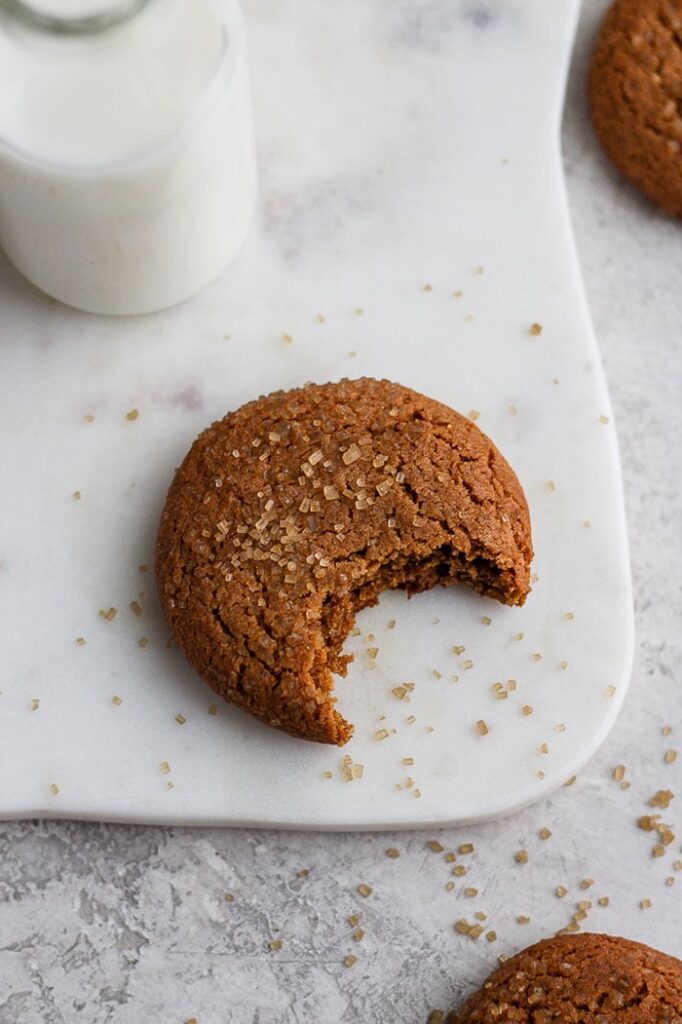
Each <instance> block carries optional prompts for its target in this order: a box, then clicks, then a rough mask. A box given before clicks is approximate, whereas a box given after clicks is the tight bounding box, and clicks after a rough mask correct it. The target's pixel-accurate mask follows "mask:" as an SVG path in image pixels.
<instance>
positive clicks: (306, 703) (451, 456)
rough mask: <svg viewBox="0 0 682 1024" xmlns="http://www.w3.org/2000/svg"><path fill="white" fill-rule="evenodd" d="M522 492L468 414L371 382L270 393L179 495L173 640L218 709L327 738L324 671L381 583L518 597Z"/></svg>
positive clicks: (195, 465) (165, 598) (211, 451)
mask: <svg viewBox="0 0 682 1024" xmlns="http://www.w3.org/2000/svg"><path fill="white" fill-rule="evenodd" d="M531 557H532V551H531V538H530V522H529V516H528V508H527V505H526V501H525V498H524V495H523V491H522V489H521V486H520V484H519V482H518V480H517V479H516V476H515V475H514V473H513V471H512V470H511V469H510V467H509V466H508V465H507V463H506V462H505V460H504V459H503V458H502V456H501V455H500V453H499V452H498V451H497V449H496V448H495V446H494V445H493V444H492V442H491V441H490V440H489V439H488V438H487V437H486V436H485V435H484V434H482V433H481V431H480V430H479V429H478V428H477V427H476V426H475V425H474V424H473V423H471V422H470V421H469V420H467V419H465V418H464V417H463V416H460V415H459V414H458V413H456V412H453V410H452V409H449V408H447V406H445V405H441V404H440V403H439V402H434V401H432V400H430V399H428V398H424V396H423V395H419V394H417V393H416V392H414V391H410V390H408V389H407V388H404V387H401V386H400V385H399V384H392V383H390V382H389V381H377V380H370V379H364V380H355V381H349V380H342V381H340V382H339V383H337V384H325V385H309V386H307V387H305V388H301V389H299V390H296V391H289V392H277V393H275V394H272V395H269V396H268V397H266V398H260V399H258V400H257V401H254V402H250V403H249V404H248V405H244V406H242V408H241V409H238V410H237V411H236V412H233V413H230V414H229V415H228V416H226V417H225V419H223V420H221V421H220V422H218V423H214V424H213V426H211V427H209V429H208V430H206V431H204V433H203V434H201V436H200V437H199V438H198V439H197V440H196V441H195V442H194V444H193V446H192V448H191V450H190V452H189V454H188V455H187V457H186V458H185V460H184V462H183V464H182V466H181V467H180V469H179V470H178V471H177V473H176V476H175V479H174V481H173V483H172V486H171V488H170V491H169V494H168V498H167V500H166V505H165V508H164V510H163V515H162V517H161V523H160V527H159V535H158V542H157V579H158V585H159V590H160V594H161V600H162V603H163V607H164V610H165V614H166V617H167V619H168V622H169V624H170V627H171V629H172V631H173V634H174V636H175V639H176V641H177V643H178V646H179V647H181V648H182V650H183V651H184V652H185V654H186V656H187V658H188V659H189V661H190V662H191V663H192V665H193V666H194V667H195V669H196V670H197V672H199V674H200V675H201V676H203V678H204V679H205V680H206V682H207V683H208V684H209V685H210V686H211V687H213V689H214V690H215V691H216V692H217V693H219V694H220V695H221V696H222V697H224V698H225V699H226V700H229V701H232V702H233V703H234V704H238V705H239V706H240V707H242V708H244V709H245V710H247V711H250V712H251V714H253V715H256V717H258V718H260V719H261V720H262V721H264V722H266V723H267V724H268V725H271V726H274V727H275V728H277V729H282V730H284V731H285V732H288V733H291V734H292V735H294V736H300V737H303V738H305V739H310V740H317V741H319V742H322V743H336V744H343V743H345V742H346V741H347V740H348V739H349V737H350V735H351V733H352V726H351V725H349V723H348V722H346V721H345V720H344V719H343V718H342V717H341V715H340V714H339V713H338V712H337V711H336V710H335V709H334V703H335V700H334V698H333V697H332V696H331V690H332V685H333V681H332V673H333V672H336V673H339V674H340V675H344V674H345V672H346V666H347V663H348V661H349V660H350V659H349V657H348V656H347V655H343V654H341V647H342V644H343V641H344V640H345V638H346V636H347V635H348V633H349V632H350V629H351V628H352V626H353V622H354V617H355V614H356V612H357V611H358V610H359V609H360V608H364V607H366V606H367V605H371V604H375V603H376V601H377V598H378V595H379V594H380V592H381V591H382V590H385V589H388V588H395V587H401V588H403V589H405V590H407V591H408V592H409V593H416V592H417V591H420V590H425V589H427V588H429V587H433V586H434V585H436V584H442V585H446V584H451V583H457V582H463V583H466V584H468V585H469V586H471V587H473V588H474V589H475V590H478V591H479V592H480V593H481V594H486V595H487V596H489V597H494V598H496V599H497V600H498V601H502V602H504V603H505V604H510V605H514V604H517V605H518V604H523V602H524V600H525V598H526V594H527V593H528V590H529V565H530V560H531Z"/></svg>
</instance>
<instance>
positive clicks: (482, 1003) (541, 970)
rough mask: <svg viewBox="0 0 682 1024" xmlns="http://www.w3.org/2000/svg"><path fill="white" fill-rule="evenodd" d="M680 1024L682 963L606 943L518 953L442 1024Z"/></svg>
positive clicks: (607, 939)
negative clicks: (512, 1023) (445, 1023)
mask: <svg viewBox="0 0 682 1024" xmlns="http://www.w3.org/2000/svg"><path fill="white" fill-rule="evenodd" d="M512 1021H513V1022H514V1024H682V961H681V960H676V959H675V957H672V956H667V955H666V954H665V953H659V952H658V951H657V950H655V949H650V948H649V946H643V945H641V944H640V943H639V942H629V941H628V940H627V939H618V938H614V937H612V936H610V935H590V934H584V933H582V934H578V935H560V936H557V937H556V938H553V939H545V940H544V941H543V942H538V943H536V944H535V945H534V946H530V947H529V948H528V949H524V950H523V952H522V953H517V955H516V956H513V957H512V958H511V959H510V960H507V961H506V962H505V963H504V964H503V965H502V967H499V968H498V969H497V970H496V971H495V972H494V973H493V974H491V975H490V977H489V978H488V980H487V981H486V982H485V984H484V985H483V987H482V988H481V989H479V991H478V992H475V993H474V995H473V996H471V998H470V999H469V1000H468V1001H467V1002H466V1003H465V1005H464V1006H463V1007H462V1009H461V1010H457V1011H454V1012H453V1013H451V1014H450V1015H449V1016H448V1017H447V1024H511V1022H512Z"/></svg>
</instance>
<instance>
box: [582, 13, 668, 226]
mask: <svg viewBox="0 0 682 1024" xmlns="http://www.w3.org/2000/svg"><path fill="white" fill-rule="evenodd" d="M588 92H589V101H590V108H591V113H592V121H593V124H594V127H595V131H596V133H597V136H598V138H599V140H600V142H601V144H602V145H603V147H604V149H605V151H606V153H607V154H608V156H609V157H610V158H611V160H612V161H613V163H614V164H615V165H616V167H617V168H618V170H619V171H620V172H621V174H623V175H624V176H625V177H626V178H628V179H629V181H630V182H631V183H632V184H633V185H635V186H636V188H638V189H639V190H640V191H641V192H643V193H644V194H645V195H646V196H648V197H649V198H650V199H652V200H653V201H654V202H655V203H657V204H658V205H659V206H660V207H662V208H663V209H664V210H666V211H667V212H668V213H670V214H672V215H673V216H676V217H682V3H681V2H680V0H615V3H613V4H612V5H611V7H610V8H609V9H608V11H607V12H606V15H605V17H604V20H603V22H602V25H601V28H600V30H599V34H598V36H597V42H596V45H595V48H594V52H593V54H592V60H591V64H590V71H589V82H588Z"/></svg>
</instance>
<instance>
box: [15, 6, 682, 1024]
mask: <svg viewBox="0 0 682 1024" xmlns="http://www.w3.org/2000/svg"><path fill="white" fill-rule="evenodd" d="M603 6H604V4H603V3H602V2H601V0H592V2H590V3H588V4H587V6H586V8H585V10H584V12H583V16H582V19H581V25H580V31H579V36H578V40H577V46H576V56H575V61H574V66H573V69H572V74H571V82H570V87H569V95H568V105H567V112H566V120H565V129H564V148H565V159H566V168H567V173H568V181H569V191H570V199H571V206H572V210H573V216H574V221H575V229H576V233H577V240H578V246H579V249H580V255H581V259H582V266H583V272H584V276H585V280H586V284H587V290H588V294H589V298H590V303H591V308H592V313H593V316H594V321H595V327H596V330H597V335H598V338H599V341H600V344H601V349H602V353H603V358H604V362H605V365H606V371H607V376H608V379H609V383H610V388H611V394H612V398H613V403H614V407H615V413H616V417H617V424H618V429H619V435H620V439H621V446H622V456H623V467H624V477H625V488H626V496H627V509H628V520H629V529H630V538H631V545H632V560H633V574H634V583H635V600H636V618H637V653H636V661H635V670H634V679H633V684H632V688H631V691H630V694H629V696H628V699H627V702H626V706H625V709H624V711H623V713H622V715H621V717H620V719H619V721H618V723H617V725H616V727H615V729H614V730H613V733H612V734H611V736H610V737H609V739H608V741H607V743H606V744H605V746H604V748H603V749H602V750H601V752H600V753H599V755H598V756H597V757H596V758H595V760H594V761H593V762H592V764H591V765H590V766H589V768H588V769H586V770H585V771H584V772H583V773H582V775H581V776H580V778H579V779H578V781H577V782H576V783H575V785H574V786H572V787H571V788H568V789H562V790H561V791H560V792H559V793H558V794H556V796H555V797H553V798H552V799H551V800H548V801H545V802H544V803H543V804H540V805H538V806H536V807H534V808H532V809H530V810H528V811H526V812H524V813H523V814H521V815H517V816H515V817H513V818H511V819H509V820H507V821H503V822H498V823H495V824H491V825H487V826H480V827H478V828H475V829H467V830H465V831H464V830H457V831H442V832H440V833H429V834H425V833H411V834H395V835H355V836H354V835H328V836H327V835H316V834H304V833H273V832H244V831H228V830H215V831H202V830H198V829H163V828H128V827H117V826H104V825H91V824H88V825H83V824H56V823H47V824H45V823H40V822H36V823H34V822H30V823H15V824H6V825H0V1024H17V1022H21V1024H42V1022H47V1024H53V1022H55V1024H57V1022H59V1024H61V1022H71V1021H73V1020H76V1019H77V1020H79V1021H82V1022H84V1024H89V1022H97V1024H100V1022H101V1024H104V1022H107V1024H124V1022H125V1024H138V1022H145V1024H156V1022H159V1024H184V1022H185V1021H187V1020H188V1019H191V1018H192V1017H194V1018H196V1020H197V1022H198V1024H279V1022H287V1024H288V1022H292V1024H293V1022H295V1024H313V1022H315V1024H317V1022H321V1024H334V1022H344V1024H362V1022H376V1024H384V1022H386V1024H388V1022H389V1021H390V1022H396V1021H400V1022H405V1024H413V1022H414V1024H416V1022H423V1021H424V1020H425V1018H426V1015H427V1013H428V1010H429V1009H430V1008H431V1007H446V1006H450V1005H452V1004H453V1003H454V1002H455V1001H456V1000H457V999H458V998H459V996H460V994H461V993H462V992H464V991H466V990H467V989H468V988H470V987H471V986H472V985H474V984H476V983H478V982H479V981H480V980H481V979H482V977H483V976H484V975H485V973H486V972H487V971H488V970H489V969H490V968H491V967H492V966H493V965H494V963H495V962H496V956H498V955H499V954H501V953H507V954H508V953H511V952H513V951H514V950H516V949H518V948H519V947H521V946H523V945H525V944H527V943H529V942H531V941H533V940H535V939H537V938H539V937H540V936H542V935H546V934H551V933H552V932H554V931H555V930H556V929H558V928H560V927H562V926H564V925H565V924H566V923H567V922H568V921H569V920H570V917H571V915H572V913H573V912H574V911H575V907H576V902H577V901H578V900H580V899H591V900H592V901H593V902H594V904H595V905H594V906H593V907H592V908H591V909H590V910H589V911H588V917H587V920H586V921H584V922H583V927H586V928H589V929H593V930H604V931H611V932H614V933H620V934H627V935H629V936H630V937H632V938H639V939H641V940H643V941H646V942H649V943H651V944H653V945H657V946H659V947H661V948H664V949H666V950H667V951H669V952H671V953H675V954H677V955H678V956H682V927H680V921H681V920H682V917H681V914H680V911H681V909H682V872H677V873H676V872H675V870H674V867H673V864H674V861H675V860H679V859H680V858H681V857H682V853H681V852H680V849H681V848H680V838H679V835H678V837H677V838H676V839H675V841H674V843H672V844H671V845H670V847H668V850H667V852H666V856H665V857H662V858H659V859H655V858H652V856H651V853H650V850H651V846H652V842H653V839H652V835H651V834H650V833H645V832H642V831H641V830H638V828H637V817H638V816H639V815H640V814H642V813H646V812H647V810H648V809H647V807H646V800H647V799H648V797H649V796H651V794H652V793H653V792H654V791H656V790H657V789H660V788H670V789H672V790H676V789H680V781H681V776H682V756H681V757H680V759H679V760H678V762H677V763H676V764H672V765H666V764H664V762H663V754H664V751H665V750H667V749H670V748H676V747H677V746H678V745H680V746H682V714H681V711H680V700H679V696H678V686H679V683H678V681H677V678H676V677H678V676H679V675H680V674H682V640H681V631H680V625H679V624H680V621H681V620H682V553H681V544H680V541H681V539H682V538H681V532H682V531H681V529H680V517H681V515H682V455H681V454H680V446H681V443H682V439H681V435H682V404H681V402H680V396H681V395H682V357H681V351H680V350H681V347H682V298H681V296H682V288H681V285H680V265H681V257H682V242H681V239H682V236H681V235H680V230H681V229H680V226H679V225H678V224H675V223H672V222H670V221H667V220H665V219H664V218H663V217H660V216H659V215H658V214H657V213H656V212H655V211H654V210H653V209H652V208H651V207H650V206H649V205H648V204H646V203H645V202H643V201H640V200H639V199H638V198H637V196H636V195H634V194H633V193H632V192H631V191H630V190H629V189H628V188H627V187H626V186H625V185H624V184H623V183H622V182H621V181H620V180H619V179H617V177H616V176H615V175H614V174H613V173H612V171H611V170H610V168H609V167H608V166H607V164H606V163H605V161H604V160H603V159H602V157H601V156H600V154H599V152H598V151H597V149H596V146H595V143H594V139H593V137H592V135H591V132H590V128H589V125H588V122H587V119H586V113H585V103H584V70H585V61H586V53H587V50H588V45H589V39H590V36H591V34H592V32H593V30H594V24H595V20H596V17H597V15H598V12H599V10H600V9H602V8H603ZM663 725H671V726H673V733H672V734H671V735H670V736H667V737H666V736H663V735H662V733H661V727H662V726H663ZM617 764H624V765H625V766H626V767H627V773H626V780H628V781H631V783H632V785H631V786H630V788H629V789H627V790H622V789H621V788H620V787H619V785H618V784H617V783H616V782H614V781H613V780H612V778H611V773H612V770H613V767H614V766H615V765H617ZM676 802H677V801H673V803H672V805H671V807H670V809H669V810H667V811H665V812H663V817H664V819H665V820H666V821H669V822H670V823H671V824H672V825H673V826H674V824H675V822H676V821H679V809H678V808H677V807H676V806H675V804H676ZM541 827H548V828H549V829H551V831H552V836H551V838H549V839H548V840H546V841H542V840H541V839H540V838H539V837H538V830H539V829H540V828H541ZM433 839H437V840H439V841H440V843H441V844H442V845H443V847H444V851H448V850H456V849H457V847H458V846H459V845H460V844H462V843H465V842H471V843H473V844H474V846H475V850H474V853H473V854H471V855H468V856H459V857H458V862H459V863H464V864H466V865H467V867H468V874H467V876H466V878H455V879H454V881H455V882H456V883H457V888H456V890H455V891H454V892H448V891H446V889H445V883H446V882H447V881H448V879H450V878H451V875H450V871H451V867H452V865H451V864H449V863H447V862H446V861H445V859H444V855H443V853H442V852H441V853H435V852H433V851H432V850H430V849H429V848H428V847H427V845H426V844H427V841H429V840H433ZM387 847H396V848H397V849H398V850H399V852H400V856H399V858H397V859H389V858H387V857H386V856H385V853H384V850H385V849H386V848H387ZM521 848H525V849H526V850H527V852H528V858H529V859H528V863H526V864H518V863H516V861H515V859H514V854H515V852H516V851H518V850H519V849H521ZM302 869H309V874H308V875H306V876H304V877H299V876H297V872H299V871H301V870H302ZM669 877H676V878H677V883H678V884H677V885H673V886H671V887H669V886H667V885H666V884H665V879H666V878H669ZM584 878H593V879H594V884H593V885H592V886H591V888H589V889H587V890H582V889H580V887H579V882H580V880H581V879H584ZM362 882H364V883H366V884H368V885H370V886H372V889H373V891H372V894H371V895H370V896H369V897H367V898H362V897H360V896H359V895H358V894H357V892H356V887H357V885H358V884H359V883H362ZM557 885H564V886H566V888H567V889H568V890H569V893H568V895H567V896H566V897H565V898H563V899H559V898H557V897H556V896H555V895H554V889H555V888H556V886H557ZM466 886H472V887H474V888H476V889H477V890H478V892H477V894H476V895H475V896H470V897H467V896H466V895H465V893H464V891H463V890H464V887H466ZM226 893H230V894H233V895H234V900H233V901H232V902H228V901H226V899H225V894H226ZM603 895H607V896H608V897H609V899H610V903H609V906H608V907H607V908H601V907H597V906H596V898H597V897H599V896H603ZM643 899H650V900H651V903H652V906H651V907H650V908H649V909H644V910H643V909H641V908H640V906H639V902H640V900H643ZM475 911H483V912H484V913H486V914H488V920H487V921H486V922H485V924H486V927H488V926H490V927H492V928H494V929H495V930H496V932H497V934H498V939H497V941H496V942H495V943H488V942H487V941H486V940H485V939H484V938H483V937H481V938H480V939H479V940H478V941H477V942H474V941H472V940H471V939H469V938H467V937H464V936H461V935H458V934H456V933H455V932H454V931H453V927H452V926H453V923H454V921H456V920H457V919H458V918H461V917H463V916H465V917H467V918H468V919H469V921H473V914H474V912H475ZM353 912H359V913H361V914H362V922H361V926H362V928H363V929H364V932H365V935H364V938H363V939H362V941H360V942H354V941H353V939H352V937H351V931H352V928H351V926H350V925H349V924H348V923H347V920H346V919H347V917H348V915H349V914H351V913H353ZM518 915H525V916H527V917H529V918H530V922H529V923H527V924H520V923H518V922H517V920H516V918H517V916H518ZM275 939H280V940H281V942H282V947H281V949H279V950H276V951H272V950H270V948H269V943H270V942H271V941H272V940H275ZM350 953H353V954H355V955H356V956H357V958H358V959H357V962H356V963H355V964H354V965H353V966H352V967H345V966H344V965H343V963H342V961H343V959H344V957H346V956H347V955H348V954H350Z"/></svg>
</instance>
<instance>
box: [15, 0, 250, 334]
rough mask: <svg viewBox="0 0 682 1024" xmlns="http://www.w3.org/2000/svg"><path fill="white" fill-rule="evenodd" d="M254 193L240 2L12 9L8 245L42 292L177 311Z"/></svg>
mask: <svg viewBox="0 0 682 1024" xmlns="http://www.w3.org/2000/svg"><path fill="white" fill-rule="evenodd" d="M255 197H256V163H255V155H254V144H253V130H252V117H251V104H250V97H249V83H248V73H247V66H246V52H245V40H244V26H243V23H242V19H241V13H240V10H239V7H238V3H237V0H118V2H116V0H34V2H31V3H24V2H22V0H0V246H2V248H3V249H4V251H5V253H6V254H7V256H8V257H9V259H10V260H11V261H12V263H14V265H15V266H16V267H17V268H18V269H19V270H20V271H21V272H22V273H23V274H24V275H25V276H26V277H27V278H28V279H29V280H30V281H32V282H33V283H34V284H35V285H37V286H38V288H40V289H42V290H43V291H44V292H47V293H48V295H51V296H54V298H56V299H60V300H61V301H62V302H65V303H67V304H69V305H71V306H76V307H78V308H80V309H85V310H89V311H91V312H95V313H106V314H131V313H146V312H151V311H153V310H158V309H162V308H164V307H167V306H171V305H174V304H175V303H177V302H181V301H182V300H183V299H187V298H189V297H190V296H191V295H194V294H195V293H196V292H198V291H199V290H200V289H202V288H203V287H204V286H205V285H207V284H209V282H211V281H212V280H213V279H214V278H216V277H217V276H218V275H219V274H220V273H221V271H222V270H223V269H224V268H225V267H226V266H227V264H228V263H229V262H230V260H231V259H232V258H233V257H234V255H235V254H236V252H237V250H238V249H239V247H240V246H241V244H242V242H243V241H244V238H245V237H246V233H247V231H248V227H249V223H250V221H251V218H252V214H253V209H254V205H255Z"/></svg>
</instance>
